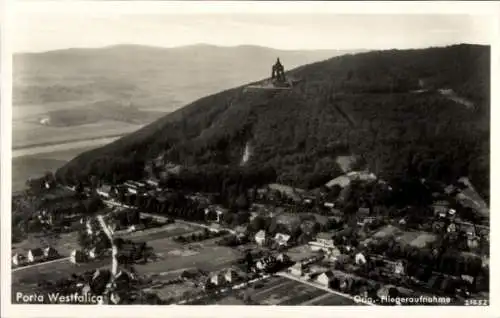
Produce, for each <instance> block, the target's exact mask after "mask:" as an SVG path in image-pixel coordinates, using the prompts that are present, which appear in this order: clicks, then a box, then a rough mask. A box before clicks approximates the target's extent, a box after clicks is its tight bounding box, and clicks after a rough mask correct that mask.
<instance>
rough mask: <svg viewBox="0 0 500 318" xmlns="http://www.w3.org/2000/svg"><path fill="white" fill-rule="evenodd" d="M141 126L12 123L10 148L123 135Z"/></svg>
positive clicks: (107, 121)
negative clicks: (62, 125) (53, 125)
mask: <svg viewBox="0 0 500 318" xmlns="http://www.w3.org/2000/svg"><path fill="white" fill-rule="evenodd" d="M142 126H143V125H138V124H128V123H123V122H118V121H113V120H102V121H99V122H96V123H90V124H84V125H79V126H70V127H51V126H44V125H41V124H39V123H30V122H24V121H17V122H16V121H14V122H13V123H12V148H13V149H19V148H26V147H30V146H37V145H43V144H47V143H67V142H69V141H75V140H85V139H95V138H103V137H106V136H117V135H124V134H127V133H130V132H132V131H135V130H137V129H139V128H141V127H142ZM13 156H14V153H13Z"/></svg>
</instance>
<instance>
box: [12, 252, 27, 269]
mask: <svg viewBox="0 0 500 318" xmlns="http://www.w3.org/2000/svg"><path fill="white" fill-rule="evenodd" d="M26 261H27V259H26V256H24V255H23V254H20V253H16V254H14V255H12V264H14V265H16V266H22V265H24V264H25V263H26Z"/></svg>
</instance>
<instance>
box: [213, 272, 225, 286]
mask: <svg viewBox="0 0 500 318" xmlns="http://www.w3.org/2000/svg"><path fill="white" fill-rule="evenodd" d="M210 283H212V284H213V285H215V286H220V285H223V284H225V283H226V277H225V275H224V274H223V273H221V272H219V273H216V274H214V275H212V276H210Z"/></svg>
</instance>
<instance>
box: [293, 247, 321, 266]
mask: <svg viewBox="0 0 500 318" xmlns="http://www.w3.org/2000/svg"><path fill="white" fill-rule="evenodd" d="M286 254H287V255H288V256H289V257H290V260H292V261H293V262H298V261H300V260H302V259H304V258H309V257H311V256H314V255H317V254H318V252H315V251H313V250H311V247H310V246H309V245H307V244H305V245H299V246H295V247H292V248H290V249H288V250H287V251H286Z"/></svg>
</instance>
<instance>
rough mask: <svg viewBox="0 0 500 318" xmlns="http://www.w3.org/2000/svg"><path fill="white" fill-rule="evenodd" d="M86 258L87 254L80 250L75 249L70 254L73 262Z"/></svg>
mask: <svg viewBox="0 0 500 318" xmlns="http://www.w3.org/2000/svg"><path fill="white" fill-rule="evenodd" d="M85 259H86V257H85V254H84V253H83V252H82V251H80V250H73V251H72V252H71V255H70V261H71V263H73V264H78V263H82V262H84V261H85Z"/></svg>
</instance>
